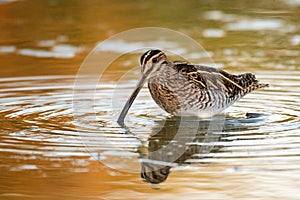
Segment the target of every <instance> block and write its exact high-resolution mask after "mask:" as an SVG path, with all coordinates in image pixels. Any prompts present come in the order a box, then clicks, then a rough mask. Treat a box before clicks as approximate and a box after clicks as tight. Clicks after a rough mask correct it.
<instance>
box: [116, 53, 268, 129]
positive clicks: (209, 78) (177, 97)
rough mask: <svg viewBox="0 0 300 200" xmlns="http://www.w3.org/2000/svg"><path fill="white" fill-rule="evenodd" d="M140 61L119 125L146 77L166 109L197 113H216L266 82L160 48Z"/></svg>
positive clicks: (263, 85)
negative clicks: (174, 56) (139, 73)
mask: <svg viewBox="0 0 300 200" xmlns="http://www.w3.org/2000/svg"><path fill="white" fill-rule="evenodd" d="M140 63H141V71H142V77H141V78H140V80H139V82H138V84H137V87H136V88H135V90H134V91H133V93H132V95H131V97H130V98H129V99H128V101H127V102H126V104H125V106H124V108H123V110H122V111H121V114H120V116H119V118H118V120H117V122H118V123H119V124H120V125H124V118H125V116H126V114H127V112H128V110H129V108H130V106H131V104H132V103H133V101H134V99H135V97H136V96H137V94H138V92H139V91H140V89H141V88H142V86H143V84H144V83H145V81H146V80H148V88H149V91H150V93H151V96H152V98H153V99H154V101H155V102H156V103H157V104H158V105H159V106H160V107H161V108H162V109H164V110H165V111H166V112H168V113H170V114H173V115H196V116H198V117H210V116H213V115H215V114H218V113H220V112H222V111H223V110H225V109H226V108H228V107H229V106H230V105H232V104H233V103H234V102H236V101H238V100H239V99H240V98H242V97H243V96H244V95H246V94H248V93H250V92H252V91H253V90H256V89H258V88H263V87H266V86H268V84H263V83H259V82H258V80H257V79H256V78H255V76H254V75H253V74H251V73H246V74H241V75H232V74H229V73H227V72H225V71H223V70H220V69H216V68H213V67H208V66H202V65H194V64H189V63H187V62H181V61H176V62H170V61H169V60H168V59H167V56H166V54H164V53H163V52H162V51H160V50H149V51H147V52H146V53H144V54H143V55H142V56H141V59H140Z"/></svg>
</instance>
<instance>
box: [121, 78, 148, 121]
mask: <svg viewBox="0 0 300 200" xmlns="http://www.w3.org/2000/svg"><path fill="white" fill-rule="evenodd" d="M148 74H149V72H148V73H146V74H143V75H142V77H141V78H140V80H139V81H138V83H137V85H136V87H135V89H134V91H133V92H132V94H131V96H130V97H129V99H128V100H127V102H126V104H125V105H124V107H123V109H122V111H121V113H120V115H119V118H118V120H117V122H118V124H119V125H120V126H124V118H125V117H126V115H127V113H128V110H129V108H130V107H131V105H132V103H133V101H134V100H135V98H136V97H137V95H138V93H139V92H140V90H141V89H142V87H143V85H144V83H145V82H146V79H147V76H148Z"/></svg>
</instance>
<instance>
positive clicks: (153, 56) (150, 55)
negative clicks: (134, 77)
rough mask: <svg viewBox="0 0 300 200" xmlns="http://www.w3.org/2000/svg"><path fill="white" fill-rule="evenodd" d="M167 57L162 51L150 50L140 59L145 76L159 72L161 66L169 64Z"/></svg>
mask: <svg viewBox="0 0 300 200" xmlns="http://www.w3.org/2000/svg"><path fill="white" fill-rule="evenodd" d="M167 63H168V60H167V56H166V54H164V53H163V52H162V51H160V50H157V49H155V50H153V49H151V50H149V51H147V52H146V53H144V54H143V55H142V57H141V59H140V64H141V71H142V74H144V75H147V76H148V75H150V76H151V74H153V72H156V71H159V69H160V67H161V65H163V64H167Z"/></svg>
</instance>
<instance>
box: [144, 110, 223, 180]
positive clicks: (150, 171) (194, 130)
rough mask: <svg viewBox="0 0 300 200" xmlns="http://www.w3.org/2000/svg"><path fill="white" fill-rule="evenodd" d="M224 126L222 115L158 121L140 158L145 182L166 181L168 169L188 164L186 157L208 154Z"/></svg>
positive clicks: (214, 147) (215, 147) (213, 147)
mask: <svg viewBox="0 0 300 200" xmlns="http://www.w3.org/2000/svg"><path fill="white" fill-rule="evenodd" d="M224 128H226V124H225V116H216V117H214V118H212V119H210V120H206V121H199V119H197V118H192V117H183V118H180V117H172V118H167V119H166V120H162V121H160V122H158V125H157V126H155V127H154V128H153V129H152V135H151V136H150V138H149V139H148V141H149V143H148V153H147V154H145V155H144V158H143V159H142V162H141V165H142V167H141V177H142V179H143V180H144V181H145V182H148V183H152V184H158V183H161V182H163V181H165V180H166V179H167V178H168V175H169V174H170V169H171V168H172V167H174V166H177V165H183V164H189V162H188V159H190V158H192V157H193V156H194V155H197V156H198V157H199V156H200V157H201V155H203V154H208V153H209V152H211V151H212V150H214V149H217V148H218V147H217V146H215V145H216V142H217V141H218V140H219V138H220V135H221V134H220V132H222V130H223V129H224Z"/></svg>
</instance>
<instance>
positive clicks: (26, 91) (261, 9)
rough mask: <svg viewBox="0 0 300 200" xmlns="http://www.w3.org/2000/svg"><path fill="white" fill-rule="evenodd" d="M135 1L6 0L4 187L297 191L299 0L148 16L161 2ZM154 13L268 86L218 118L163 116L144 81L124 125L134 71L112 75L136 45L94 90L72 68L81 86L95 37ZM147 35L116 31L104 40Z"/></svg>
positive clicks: (23, 190)
mask: <svg viewBox="0 0 300 200" xmlns="http://www.w3.org/2000/svg"><path fill="white" fill-rule="evenodd" d="M267 2H268V3H267ZM135 3H137V4H136V5H133V4H134V3H133V2H126V1H122V2H117V4H113V3H109V4H108V3H103V2H101V3H96V2H93V1H85V2H82V1H76V4H72V5H71V4H69V3H62V2H59V1H47V2H46V1H44V2H35V3H32V2H30V1H0V15H1V17H0V18H1V19H2V20H1V21H0V27H1V30H4V31H2V32H1V33H0V35H1V37H0V38H2V39H0V63H1V69H0V71H1V73H0V76H1V78H0V119H1V121H0V123H1V126H0V129H1V131H0V160H1V161H0V170H1V173H0V183H1V184H0V197H1V199H153V198H157V199H183V198H185V199H243V198H244V199H251V198H258V199H259V198H261V199H266V198H267V199H282V198H284V199H297V198H299V194H298V191H299V187H300V176H299V174H300V170H299V166H300V137H299V128H300V123H299V116H300V108H299V106H300V100H299V99H300V92H299V91H300V90H299V84H300V79H299V77H300V71H299V62H300V60H299V54H300V48H299V44H300V42H299V25H298V18H299V17H300V16H299V13H300V12H299V3H297V1H278V2H276V3H274V2H273V1H266V3H259V2H254V3H250V2H248V3H247V4H243V3H240V4H235V5H231V4H229V3H226V2H223V1H222V2H218V4H217V3H216V4H213V3H199V2H193V1H190V2H189V3H182V2H177V4H178V8H177V9H179V11H181V12H175V10H173V8H169V6H168V5H164V4H160V6H159V7H158V9H156V10H155V11H154V10H152V12H155V13H156V15H152V14H151V16H152V17H149V15H150V13H152V12H150V11H149V9H151V7H152V6H154V7H156V8H157V5H156V4H155V1H154V2H151V3H150V2H148V3H147V2H135ZM156 3H157V2H156ZM270 3H271V4H272V8H270ZM245 6H246V7H247V8H249V9H248V10H244V9H242V8H244V7H245ZM33 7H34V8H37V9H40V10H41V11H43V12H41V13H40V14H34V12H29V10H30V9H29V8H33ZM103 7H106V8H107V9H103ZM168 9H171V11H173V12H172V13H173V14H172V15H170V14H168V13H165V10H168ZM99 10H103V12H99ZM133 11H134V12H133ZM111 12H113V13H115V15H114V16H112V15H109V13H111ZM16 13H19V14H16ZM129 13H130V15H129ZM186 13H189V14H188V15H187V14H186ZM36 15H40V16H38V17H37V16H36ZM159 16H164V17H159ZM121 19H122V20H121ZM121 21H122V22H123V23H121ZM125 22H126V23H125ZM153 23H155V26H166V27H169V28H173V29H175V30H179V31H182V32H184V33H186V34H188V35H189V36H191V37H193V38H194V39H195V40H197V41H198V42H200V43H201V44H202V45H203V46H204V47H205V48H206V49H207V50H208V54H209V55H210V56H212V59H213V60H214V61H215V63H216V66H218V67H221V68H222V69H225V70H227V71H230V72H233V73H241V72H253V73H255V74H256V75H257V78H258V79H260V80H261V81H262V82H264V83H269V84H270V87H268V88H266V89H262V90H257V91H255V92H253V93H251V94H249V95H247V96H245V97H244V98H243V99H241V100H240V101H239V102H237V103H236V104H234V106H232V107H230V108H229V109H227V110H226V112H225V113H223V114H221V115H219V116H216V117H215V118H213V120H212V121H209V120H201V121H199V120H197V119H195V118H183V119H181V118H178V117H171V116H169V115H168V114H166V113H165V112H164V111H162V110H161V109H160V108H159V107H158V106H157V105H156V104H155V103H154V101H153V100H152V99H151V97H150V95H149V93H148V90H147V87H144V88H143V89H142V91H141V93H140V94H139V96H138V98H137V100H136V101H135V102H134V105H133V106H132V108H131V109H130V112H129V114H128V116H127V118H126V120H125V122H126V125H127V128H126V129H125V128H121V127H119V126H118V125H117V124H116V123H115V122H114V119H115V118H116V116H117V114H118V111H119V110H120V109H121V107H122V105H123V103H122V102H124V101H125V99H126V98H127V97H128V95H129V94H130V92H131V91H132V89H133V87H134V86H135V83H136V81H137V78H138V76H139V73H138V70H132V71H129V73H128V74H127V75H126V76H124V77H122V80H121V82H119V78H120V77H121V76H122V75H123V74H124V73H127V71H128V70H131V68H132V67H133V66H136V65H137V64H138V59H139V56H140V52H138V53H132V54H128V55H124V56H122V57H120V58H118V59H117V60H116V61H115V62H113V63H112V64H111V66H110V67H109V68H108V69H107V71H106V72H105V73H104V74H103V76H102V77H101V80H99V83H98V85H97V87H96V88H93V86H92V85H91V84H90V83H91V80H97V81H98V77H96V76H95V74H92V75H91V74H86V75H84V76H82V77H80V78H82V79H81V83H82V84H81V87H80V88H78V90H77V92H78V95H77V96H76V94H74V84H75V83H76V81H78V78H79V77H77V76H76V73H77V70H78V69H79V66H80V64H81V63H82V61H83V59H84V58H85V57H86V56H87V54H88V52H89V51H90V50H91V48H92V47H93V46H94V45H96V44H97V43H99V42H101V41H102V40H103V39H106V38H107V37H108V36H110V35H113V34H114V33H117V32H120V31H122V30H126V29H129V28H135V27H137V26H153ZM41 24H46V25H44V26H41ZM245 24H247V25H245ZM21 30H23V31H21ZM50 30H51V31H50ZM16 33H20V34H19V35H18V34H16ZM157 41H159V43H156V44H161V43H163V44H164V45H166V48H167V47H169V48H177V49H179V50H180V51H182V52H188V55H189V56H190V58H194V59H197V58H199V54H195V53H194V54H193V52H190V49H186V47H180V45H178V44H176V43H175V44H174V43H168V41H163V40H155V42H157ZM145 43H147V42H146V41H136V42H132V43H128V42H125V41H114V42H112V43H110V44H111V45H113V46H114V47H115V48H111V46H106V49H102V51H105V52H106V53H107V54H108V55H110V54H113V53H114V51H116V52H117V51H118V50H119V51H120V50H122V49H124V48H126V47H128V46H129V45H131V46H138V47H139V45H140V46H141V45H143V44H145ZM168 45H169V46H168ZM178 52H179V51H178ZM200 57H201V56H200ZM94 64H95V65H96V66H97V63H94ZM74 95H75V96H74ZM116 96H117V97H118V98H114V97H116ZM74 103H75V104H74ZM80 106H83V107H84V110H83V111H81V110H80V108H82V107H80ZM150 169H151V170H150ZM152 171H154V172H153V173H152ZM150 183H155V184H150ZM157 183H159V184H157Z"/></svg>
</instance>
